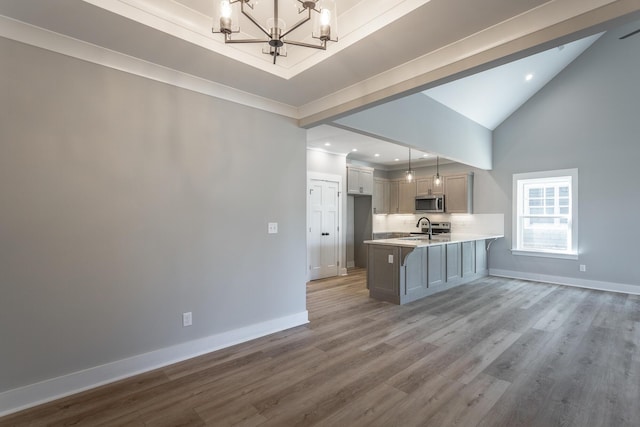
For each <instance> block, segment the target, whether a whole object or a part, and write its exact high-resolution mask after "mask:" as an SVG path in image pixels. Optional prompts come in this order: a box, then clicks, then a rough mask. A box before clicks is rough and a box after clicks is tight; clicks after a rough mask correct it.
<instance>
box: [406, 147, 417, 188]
mask: <svg viewBox="0 0 640 427" xmlns="http://www.w3.org/2000/svg"><path fill="white" fill-rule="evenodd" d="M415 176H416V174H415V172H414V171H413V169H411V148H409V169H408V170H407V171H406V172H405V178H406V179H407V182H412V181H413V178H415Z"/></svg>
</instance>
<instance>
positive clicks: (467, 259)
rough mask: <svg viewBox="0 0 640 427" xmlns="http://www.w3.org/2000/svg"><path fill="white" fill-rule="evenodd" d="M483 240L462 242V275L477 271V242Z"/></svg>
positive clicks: (465, 275)
mask: <svg viewBox="0 0 640 427" xmlns="http://www.w3.org/2000/svg"><path fill="white" fill-rule="evenodd" d="M477 243H483V241H479V242H476V241H473V242H462V243H461V245H462V247H461V250H462V277H467V276H470V275H472V274H475V273H476V244H477Z"/></svg>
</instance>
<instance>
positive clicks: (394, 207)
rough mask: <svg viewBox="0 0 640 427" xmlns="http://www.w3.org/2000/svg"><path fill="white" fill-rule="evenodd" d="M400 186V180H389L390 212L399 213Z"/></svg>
mask: <svg viewBox="0 0 640 427" xmlns="http://www.w3.org/2000/svg"><path fill="white" fill-rule="evenodd" d="M399 192H400V186H399V182H398V181H390V182H389V213H390V214H394V213H399V203H398V202H399V197H400V194H399Z"/></svg>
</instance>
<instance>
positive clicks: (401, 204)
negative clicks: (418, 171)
mask: <svg viewBox="0 0 640 427" xmlns="http://www.w3.org/2000/svg"><path fill="white" fill-rule="evenodd" d="M388 195H389V209H388V211H387V213H390V214H412V213H415V209H416V182H415V181H412V182H407V181H406V180H404V179H403V180H394V181H388Z"/></svg>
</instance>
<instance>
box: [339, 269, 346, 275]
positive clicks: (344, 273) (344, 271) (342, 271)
mask: <svg viewBox="0 0 640 427" xmlns="http://www.w3.org/2000/svg"><path fill="white" fill-rule="evenodd" d="M338 274H339V275H340V276H346V275H347V269H346V268H341V269H340V272H339V273H338Z"/></svg>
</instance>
